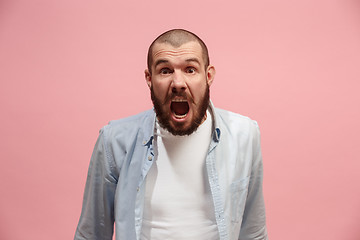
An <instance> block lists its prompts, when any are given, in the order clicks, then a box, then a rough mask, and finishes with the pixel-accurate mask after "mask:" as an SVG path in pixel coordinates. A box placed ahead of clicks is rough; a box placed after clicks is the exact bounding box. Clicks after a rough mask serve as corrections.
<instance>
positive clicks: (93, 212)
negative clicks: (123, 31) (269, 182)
mask: <svg viewBox="0 0 360 240" xmlns="http://www.w3.org/2000/svg"><path fill="white" fill-rule="evenodd" d="M214 76H215V68H214V66H212V65H210V62H209V56H208V50H207V47H206V45H205V44H204V42H203V41H202V40H201V39H200V38H199V37H197V36H196V35H195V34H193V33H191V32H188V31H186V30H182V29H175V30H170V31H168V32H165V33H163V34H162V35H160V36H159V37H158V38H157V39H155V40H154V42H153V43H152V44H151V46H150V48H149V51H148V68H147V70H145V78H146V82H147V84H148V86H149V88H150V92H151V99H152V102H153V104H154V110H149V111H146V112H144V113H140V114H138V115H136V116H132V117H129V118H125V119H121V120H117V121H112V122H110V124H109V125H107V126H105V127H104V128H103V129H102V130H101V131H100V136H99V138H98V140H97V143H96V145H95V148H94V152H93V155H92V158H91V162H90V167H89V173H88V178H87V182H86V187H85V193H84V203H83V208H82V214H81V217H80V221H79V225H78V227H77V230H76V234H75V239H77V240H80V239H99V240H100V239H101V240H103V239H112V235H113V227H114V223H115V229H116V231H115V234H116V239H117V240H133V239H134V240H135V239H141V240H150V239H152V240H153V239H155V240H160V239H161V240H164V239H181V240H185V239H186V240H215V239H216V240H218V239H221V240H233V239H242V240H245V239H267V232H266V224H265V208H264V201H263V194H262V157H261V150H260V135H259V128H258V126H257V123H256V122H255V121H252V120H250V119H249V118H247V117H243V116H241V115H238V114H235V113H232V112H228V111H225V110H220V109H216V108H214V106H213V105H212V103H211V102H210V100H209V87H210V86H211V84H212V82H213V80H214Z"/></svg>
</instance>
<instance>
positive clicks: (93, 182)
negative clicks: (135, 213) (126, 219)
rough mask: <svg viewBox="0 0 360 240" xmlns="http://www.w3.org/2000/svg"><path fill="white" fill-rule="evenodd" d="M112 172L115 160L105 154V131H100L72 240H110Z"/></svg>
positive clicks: (112, 193)
mask: <svg viewBox="0 0 360 240" xmlns="http://www.w3.org/2000/svg"><path fill="white" fill-rule="evenodd" d="M113 168H114V160H113V157H112V154H109V152H108V150H107V146H106V134H105V133H104V129H101V130H100V134H99V137H98V139H97V142H96V144H95V147H94V151H93V153H92V156H91V160H90V166H89V171H88V176H87V180H86V186H85V191H84V198H83V207H82V211H81V216H80V220H79V223H78V226H77V229H76V232H75V237H74V239H75V240H85V239H86V240H95V239H96V240H100V239H101V240H108V239H109V240H111V239H112V236H113V231H114V196H115V190H116V185H117V178H116V177H115V176H114V174H113Z"/></svg>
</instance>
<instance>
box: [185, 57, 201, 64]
mask: <svg viewBox="0 0 360 240" xmlns="http://www.w3.org/2000/svg"><path fill="white" fill-rule="evenodd" d="M185 61H186V62H196V63H197V64H199V65H201V64H200V61H199V59H197V58H189V59H186V60H185Z"/></svg>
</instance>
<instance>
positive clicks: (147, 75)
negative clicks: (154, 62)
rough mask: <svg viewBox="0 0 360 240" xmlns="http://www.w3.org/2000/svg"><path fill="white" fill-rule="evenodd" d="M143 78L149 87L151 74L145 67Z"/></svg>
mask: <svg viewBox="0 0 360 240" xmlns="http://www.w3.org/2000/svg"><path fill="white" fill-rule="evenodd" d="M145 80H146V83H147V85H148V86H149V88H151V83H152V82H151V74H150V71H149V69H145Z"/></svg>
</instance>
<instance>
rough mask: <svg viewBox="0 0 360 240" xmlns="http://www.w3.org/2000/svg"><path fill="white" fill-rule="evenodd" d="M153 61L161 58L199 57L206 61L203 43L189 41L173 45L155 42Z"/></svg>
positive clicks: (200, 59)
mask: <svg viewBox="0 0 360 240" xmlns="http://www.w3.org/2000/svg"><path fill="white" fill-rule="evenodd" d="M151 55H152V58H153V59H152V60H153V63H154V62H155V61H156V60H157V59H159V58H181V57H184V58H186V57H192V58H198V60H199V61H202V62H204V59H203V51H202V48H201V45H200V44H199V43H198V42H196V41H189V42H187V43H184V44H182V45H180V46H178V47H177V46H173V45H171V44H170V43H167V42H164V43H155V44H154V46H153V48H152V54H151Z"/></svg>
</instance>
